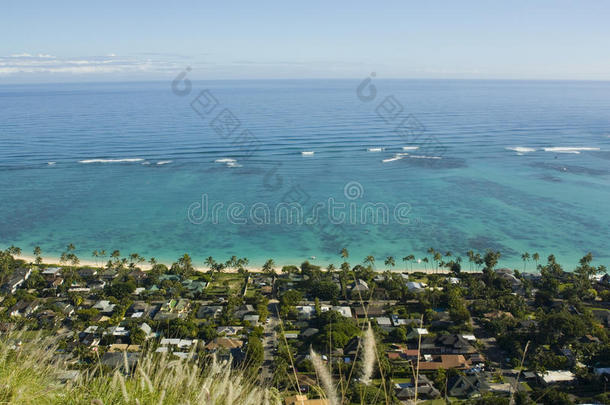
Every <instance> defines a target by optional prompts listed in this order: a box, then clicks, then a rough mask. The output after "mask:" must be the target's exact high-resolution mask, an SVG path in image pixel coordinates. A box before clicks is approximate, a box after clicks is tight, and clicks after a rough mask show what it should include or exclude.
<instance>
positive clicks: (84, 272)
mask: <svg viewBox="0 0 610 405" xmlns="http://www.w3.org/2000/svg"><path fill="white" fill-rule="evenodd" d="M78 275H79V276H80V277H82V278H91V277H93V276H95V275H97V269H92V268H88V267H85V268H84V269H80V270H78Z"/></svg>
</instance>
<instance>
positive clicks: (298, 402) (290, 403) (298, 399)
mask: <svg viewBox="0 0 610 405" xmlns="http://www.w3.org/2000/svg"><path fill="white" fill-rule="evenodd" d="M328 404H330V402H328V400H327V399H307V395H295V396H292V397H287V398H286V405H328Z"/></svg>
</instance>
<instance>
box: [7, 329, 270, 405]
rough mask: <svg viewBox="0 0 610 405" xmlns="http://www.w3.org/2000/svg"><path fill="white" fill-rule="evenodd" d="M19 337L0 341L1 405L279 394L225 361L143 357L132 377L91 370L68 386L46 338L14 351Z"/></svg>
mask: <svg viewBox="0 0 610 405" xmlns="http://www.w3.org/2000/svg"><path fill="white" fill-rule="evenodd" d="M15 338H17V339H19V334H15V335H13V336H9V337H8V338H7V337H6V336H4V337H3V338H2V339H0V356H1V357H0V403H3V404H53V405H54V404H96V405H109V404H142V405H143V404H155V405H156V404H159V405H162V404H172V405H174V404H182V405H187V404H210V405H221V404H222V405H224V404H235V405H255V404H256V405H259V404H265V405H276V404H281V398H280V395H279V393H278V392H277V391H276V390H274V389H267V388H264V387H260V386H258V385H257V383H256V381H255V380H253V379H251V378H249V377H247V376H246V375H245V373H244V372H243V371H242V370H239V369H233V368H232V367H231V364H230V361H222V362H219V361H216V359H215V358H212V359H210V360H207V361H204V360H196V361H187V360H179V359H172V358H170V355H165V354H164V355H154V354H144V355H143V356H142V357H141V358H140V361H139V362H138V364H137V366H136V367H135V369H134V370H132V372H131V373H129V374H127V375H125V374H123V373H122V372H119V370H112V371H110V372H108V371H104V368H103V367H100V366H99V365H98V366H95V367H94V368H93V369H91V370H89V371H87V372H84V373H82V374H81V376H80V377H79V378H78V379H77V380H76V381H75V382H73V383H70V384H65V385H62V384H60V383H59V382H58V381H57V376H58V375H59V374H60V373H61V371H62V370H65V366H66V364H65V363H60V362H57V361H55V360H54V359H53V355H54V353H55V349H56V345H55V344H54V342H53V339H51V338H41V337H40V336H36V337H35V338H34V339H31V340H29V341H28V342H25V343H23V344H21V345H20V346H18V347H15V346H14V345H13V344H12V342H13V341H15V340H16V339H15Z"/></svg>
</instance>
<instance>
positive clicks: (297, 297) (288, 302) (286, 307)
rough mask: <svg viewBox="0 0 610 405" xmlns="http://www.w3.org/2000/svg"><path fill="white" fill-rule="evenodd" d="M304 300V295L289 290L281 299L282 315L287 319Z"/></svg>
mask: <svg viewBox="0 0 610 405" xmlns="http://www.w3.org/2000/svg"><path fill="white" fill-rule="evenodd" d="M302 299H303V295H302V294H301V293H300V292H299V291H297V290H288V291H286V292H285V293H284V294H282V296H281V297H280V314H282V317H286V316H287V315H288V314H289V313H290V312H292V310H293V309H294V307H296V306H297V305H298V304H299V302H300V301H301V300H302Z"/></svg>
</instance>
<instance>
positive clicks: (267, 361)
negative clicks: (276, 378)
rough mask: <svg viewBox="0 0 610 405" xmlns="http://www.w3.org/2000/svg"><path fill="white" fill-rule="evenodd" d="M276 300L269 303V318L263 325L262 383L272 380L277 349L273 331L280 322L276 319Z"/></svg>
mask: <svg viewBox="0 0 610 405" xmlns="http://www.w3.org/2000/svg"><path fill="white" fill-rule="evenodd" d="M277 304H278V302H277V300H271V301H269V306H268V309H269V317H268V318H267V319H268V321H267V322H266V323H265V330H264V333H263V349H264V357H263V366H262V371H261V380H262V381H263V382H269V381H271V379H272V378H273V353H274V351H275V349H276V348H277V332H276V331H275V328H276V326H278V325H279V323H280V320H279V319H278V317H277Z"/></svg>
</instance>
